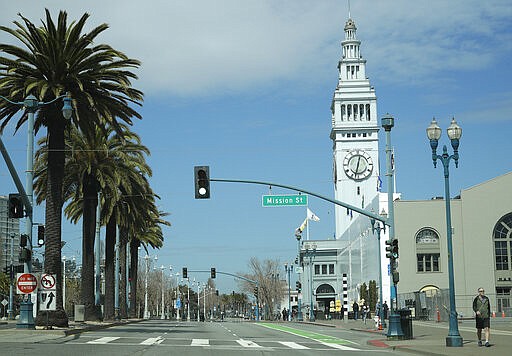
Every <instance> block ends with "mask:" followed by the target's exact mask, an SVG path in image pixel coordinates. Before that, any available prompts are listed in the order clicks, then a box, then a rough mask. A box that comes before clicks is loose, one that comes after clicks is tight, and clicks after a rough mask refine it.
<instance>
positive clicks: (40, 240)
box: [37, 225, 44, 247]
mask: <svg viewBox="0 0 512 356" xmlns="http://www.w3.org/2000/svg"><path fill="white" fill-rule="evenodd" d="M37 245H38V246H39V247H41V246H43V245H44V225H38V226H37Z"/></svg>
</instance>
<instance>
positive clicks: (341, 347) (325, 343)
mask: <svg viewBox="0 0 512 356" xmlns="http://www.w3.org/2000/svg"><path fill="white" fill-rule="evenodd" d="M320 343H321V344H322V345H325V346H329V347H334V348H335V349H340V350H345V351H361V350H360V349H354V348H353V347H348V346H345V345H340V344H332V343H329V342H320Z"/></svg>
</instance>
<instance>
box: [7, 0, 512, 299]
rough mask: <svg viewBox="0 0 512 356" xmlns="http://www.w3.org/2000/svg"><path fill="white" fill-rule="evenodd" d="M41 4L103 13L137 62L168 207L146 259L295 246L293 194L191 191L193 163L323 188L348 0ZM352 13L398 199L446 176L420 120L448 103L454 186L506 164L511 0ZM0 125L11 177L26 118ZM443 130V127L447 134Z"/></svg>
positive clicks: (74, 236) (73, 247)
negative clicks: (387, 122) (285, 203)
mask: <svg viewBox="0 0 512 356" xmlns="http://www.w3.org/2000/svg"><path fill="white" fill-rule="evenodd" d="M45 6H46V7H48V8H49V9H50V10H51V11H52V13H53V14H55V16H56V14H57V12H58V10H59V9H66V10H67V11H68V13H69V15H70V18H71V19H76V18H78V17H79V16H80V15H81V14H82V13H83V12H85V11H87V12H89V13H90V14H91V18H90V19H89V21H88V23H89V26H96V25H99V24H101V23H104V22H106V23H108V24H109V25H110V29H109V30H107V31H106V32H104V33H103V34H102V35H101V36H100V37H99V40H100V41H101V42H103V43H108V44H111V45H112V46H113V47H115V48H117V49H120V50H122V51H124V52H125V53H126V54H127V55H129V56H130V57H133V58H137V59H139V60H141V61H142V63H143V65H142V67H141V69H140V70H139V71H138V75H139V76H140V80H138V81H137V82H135V83H134V86H135V87H137V88H139V89H141V90H143V91H144V92H145V101H144V106H143V108H142V109H141V110H140V111H141V113H142V115H143V116H144V119H143V120H142V121H140V122H137V123H136V124H135V125H134V130H135V131H136V132H137V133H139V134H140V135H141V137H142V140H143V143H144V144H145V145H146V146H148V147H149V149H150V150H151V156H150V157H149V158H148V161H149V163H150V164H151V166H152V168H153V171H154V175H153V177H152V179H151V183H152V186H153V188H154V190H155V191H156V192H157V193H158V194H159V195H160V196H161V197H162V199H161V201H160V202H159V204H160V207H161V209H162V210H164V211H167V212H169V213H170V215H169V217H168V219H169V221H170V222H171V223H172V226H171V227H170V228H165V230H164V231H165V244H164V247H163V249H161V250H160V251H151V254H152V255H155V254H156V255H158V257H159V259H158V266H160V265H162V264H163V265H165V266H166V267H167V268H168V266H169V265H173V266H174V268H178V269H179V270H181V267H183V266H187V267H188V268H189V270H193V269H203V270H208V269H209V268H210V267H212V266H214V267H216V268H217V270H218V271H225V272H230V273H237V272H247V271H248V267H247V266H248V261H249V259H250V258H251V257H253V256H257V257H258V258H260V259H265V258H272V259H279V260H280V261H282V262H283V263H284V262H285V261H293V259H294V256H295V253H296V247H297V245H296V240H295V238H294V235H293V232H294V230H295V228H296V227H297V226H298V225H300V223H301V222H302V220H303V219H304V217H305V209H304V208H263V207H261V195H263V194H268V193H269V187H265V186H254V185H253V186H251V185H245V184H228V183H212V185H211V188H212V193H211V194H212V198H211V199H210V200H201V201H198V200H195V199H194V187H193V166H194V165H209V166H210V175H211V177H213V178H226V179H252V180H261V181H270V182H276V183H282V184H288V185H293V186H298V187H303V188H304V189H307V190H310V191H315V192H318V193H319V194H322V195H325V196H329V197H333V196H334V193H333V190H334V189H333V181H332V142H331V140H330V139H329V133H330V129H331V126H330V125H331V113H330V105H331V99H332V95H333V90H334V88H335V85H336V82H337V74H338V73H337V63H338V60H339V59H340V56H341V46H340V42H341V41H342V40H343V38H344V33H343V26H344V24H345V21H346V20H347V18H348V7H347V2H346V1H341V0H337V1H334V0H332V1H329V0H325V1H314V2H313V1H305V0H304V1H301V0H298V1H297V0H295V1H284V0H283V1H264V0H246V1H240V0H238V1H237V0H232V1H227V0H225V1H220V0H219V1H150V2H147V3H145V5H143V6H142V5H141V3H140V2H135V1H118V0H114V1H108V2H106V1H96V0H92V1H88V2H70V1H45ZM18 12H21V13H22V14H23V15H25V16H27V17H28V18H30V19H31V20H32V21H34V22H38V20H39V19H40V18H42V17H43V16H44V6H43V5H41V4H40V2H39V1H17V2H9V3H6V4H4V5H3V6H2V13H1V14H0V23H1V24H2V25H10V24H12V21H13V20H17V19H18V18H17V15H16V14H17V13H18ZM351 15H352V18H353V19H354V20H355V22H356V25H357V29H358V30H357V36H358V38H359V39H360V40H361V41H362V45H361V51H362V55H363V57H365V58H366V59H367V61H368V62H367V75H368V76H369V78H370V81H371V83H372V85H373V86H374V87H375V90H376V93H377V96H378V103H377V106H378V117H379V118H381V117H382V116H383V115H384V114H385V113H387V112H389V113H391V114H392V115H393V116H394V117H395V128H394V129H393V131H392V141H393V146H394V149H395V161H396V167H397V176H396V183H397V190H398V191H399V192H401V193H402V197H403V199H409V200H416V199H430V198H431V197H433V196H438V195H442V194H443V192H444V190H443V189H444V188H443V178H442V170H441V169H440V168H439V167H438V168H437V169H434V168H433V166H432V162H431V154H430V148H429V144H428V141H427V139H426V135H425V128H426V127H427V126H428V125H429V123H430V120H431V119H432V117H433V116H435V117H436V118H437V120H438V122H439V124H440V126H441V127H442V128H443V129H444V128H446V127H448V125H449V122H450V120H451V117H452V116H454V117H455V118H456V119H457V121H458V123H459V125H460V126H461V127H462V129H463V135H462V139H461V146H460V165H459V168H458V169H455V167H453V166H452V167H451V171H450V173H451V177H450V180H451V191H452V195H456V194H458V192H459V191H460V190H461V189H465V188H468V187H470V186H473V185H475V184H478V183H480V182H482V181H485V180H488V179H492V178H493V177H496V176H498V175H501V174H504V173H507V172H510V171H511V170H512V160H511V159H510V152H511V148H512V147H511V146H512V143H511V139H510V134H511V133H512V117H511V116H512V110H511V102H512V89H511V87H510V86H509V83H510V81H511V79H512V70H511V68H510V67H511V66H510V58H511V55H512V29H511V23H510V19H511V18H512V4H511V3H510V1H508V0H491V1H485V2H482V1H476V0H464V1H462V0H456V1H449V2H446V1H440V0H433V1H429V2H412V1H407V0H394V1H391V0H386V1H384V0H383V1H371V0H359V1H357V0H354V1H352V2H351ZM6 40H7V38H6V36H5V35H4V34H0V41H6ZM381 137H382V139H381V158H383V157H384V135H383V134H382V133H381ZM3 140H4V143H5V145H6V146H7V148H8V150H9V152H10V154H11V156H12V158H13V160H14V161H15V164H16V166H17V167H18V172H19V174H20V176H22V181H24V165H25V149H26V148H25V144H26V133H25V132H24V130H23V129H21V131H20V132H19V133H18V134H17V135H16V136H13V132H12V128H8V129H7V130H6V131H5V132H4V135H3ZM443 140H444V141H443V142H444V143H446V144H448V143H449V142H448V140H447V139H446V136H445V135H444V134H443ZM443 142H442V143H443ZM383 162H384V161H382V162H381V163H383ZM0 167H4V168H2V169H1V170H0V182H1V186H2V191H1V192H0V194H3V195H6V194H8V193H9V192H12V191H14V184H13V183H12V180H11V178H10V176H9V174H8V173H7V169H6V168H5V164H4V163H2V164H1V165H0ZM382 167H384V165H383V164H382ZM384 186H385V185H384ZM272 192H273V193H274V194H279V193H292V192H289V191H285V190H282V189H278V188H273V189H272ZM309 207H310V209H311V210H312V211H313V212H314V213H315V214H316V215H318V216H319V217H320V219H321V221H320V222H316V223H311V227H310V233H311V237H312V238H314V239H326V238H332V236H333V234H334V215H333V213H334V208H333V206H332V205H331V204H330V203H327V202H323V201H321V200H318V199H315V198H310V203H309ZM36 210H37V211H36V221H38V219H39V221H42V220H43V217H42V216H43V215H42V214H43V212H44V209H43V208H42V207H38V208H36ZM103 233H104V232H103V231H102V235H103ZM80 236H81V226H73V225H69V224H66V225H65V226H64V227H63V240H65V241H67V244H66V246H65V247H64V249H63V254H65V255H66V256H72V255H75V256H77V257H78V256H79V251H80V249H81V247H80V246H81V241H80ZM192 276H194V275H192ZM195 277H196V278H198V279H201V280H206V278H207V275H206V274H201V275H197V274H196V275H195ZM283 277H284V268H283ZM217 285H218V286H219V289H220V290H221V292H230V291H231V290H236V289H237V285H236V283H235V282H234V281H233V279H232V278H228V277H224V276H218V279H217Z"/></svg>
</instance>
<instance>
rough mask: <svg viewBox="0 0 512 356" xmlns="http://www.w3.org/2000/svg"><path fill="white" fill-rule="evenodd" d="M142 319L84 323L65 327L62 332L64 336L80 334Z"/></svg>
mask: <svg viewBox="0 0 512 356" xmlns="http://www.w3.org/2000/svg"><path fill="white" fill-rule="evenodd" d="M142 320H143V319H140V320H125V321H115V322H112V323H108V324H98V325H86V326H85V327H79V328H76V329H66V330H63V332H64V335H65V336H69V335H75V334H80V333H83V332H87V331H95V330H102V329H107V328H110V327H112V326H119V325H128V324H133V323H139V322H141V321H142Z"/></svg>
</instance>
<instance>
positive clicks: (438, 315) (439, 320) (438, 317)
mask: <svg viewBox="0 0 512 356" xmlns="http://www.w3.org/2000/svg"><path fill="white" fill-rule="evenodd" d="M436 314H437V322H438V323H440V322H441V312H440V311H439V308H438V307H436Z"/></svg>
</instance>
